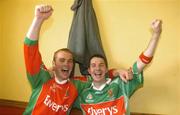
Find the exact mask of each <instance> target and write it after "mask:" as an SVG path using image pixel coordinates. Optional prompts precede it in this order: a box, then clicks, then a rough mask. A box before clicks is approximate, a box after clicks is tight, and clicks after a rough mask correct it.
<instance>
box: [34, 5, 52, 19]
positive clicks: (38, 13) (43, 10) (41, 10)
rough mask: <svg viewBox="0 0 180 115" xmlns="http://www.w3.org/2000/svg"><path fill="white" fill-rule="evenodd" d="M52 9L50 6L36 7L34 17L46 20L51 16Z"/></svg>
mask: <svg viewBox="0 0 180 115" xmlns="http://www.w3.org/2000/svg"><path fill="white" fill-rule="evenodd" d="M52 12H53V9H52V6H50V5H38V6H36V8H35V17H36V18H37V19H42V20H46V19H48V18H49V17H50V16H51V15H52Z"/></svg>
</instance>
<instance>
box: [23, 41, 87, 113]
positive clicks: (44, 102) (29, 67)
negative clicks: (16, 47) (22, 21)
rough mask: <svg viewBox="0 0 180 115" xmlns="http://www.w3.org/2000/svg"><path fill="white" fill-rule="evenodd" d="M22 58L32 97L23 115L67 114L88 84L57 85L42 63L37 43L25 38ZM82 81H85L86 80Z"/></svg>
mask: <svg viewBox="0 0 180 115" xmlns="http://www.w3.org/2000/svg"><path fill="white" fill-rule="evenodd" d="M24 57H25V65H26V71H27V77H28V80H29V82H30V84H31V87H32V95H31V97H30V100H29V104H28V106H27V108H26V110H25V112H24V115H30V114H32V115H45V114H46V115H66V114H68V113H69V112H70V108H71V107H72V104H73V102H74V100H75V99H76V98H77V96H78V93H79V92H78V91H82V88H83V87H84V86H88V84H86V82H83V81H82V80H81V81H80V80H78V79H76V80H73V81H72V80H68V81H67V83H64V84H58V83H57V82H56V81H55V79H54V78H51V76H50V74H49V72H48V71H47V69H46V67H45V66H44V64H43V62H42V58H41V55H40V52H39V48H38V41H33V40H30V39H28V38H25V42H24ZM84 79H85V81H87V78H84ZM80 82H81V83H80Z"/></svg>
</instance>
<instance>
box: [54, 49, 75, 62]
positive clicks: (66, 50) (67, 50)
mask: <svg viewBox="0 0 180 115" xmlns="http://www.w3.org/2000/svg"><path fill="white" fill-rule="evenodd" d="M61 51H63V52H67V53H70V54H71V55H72V58H73V53H72V52H71V50H70V49H68V48H62V49H59V50H57V51H55V52H54V56H53V61H55V59H56V55H57V53H59V52H61ZM73 60H74V58H73Z"/></svg>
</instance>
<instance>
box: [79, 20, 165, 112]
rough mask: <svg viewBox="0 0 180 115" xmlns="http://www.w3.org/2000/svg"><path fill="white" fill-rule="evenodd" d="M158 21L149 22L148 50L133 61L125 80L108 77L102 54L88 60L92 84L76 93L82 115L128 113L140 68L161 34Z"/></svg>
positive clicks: (138, 80) (138, 85) (138, 78)
mask: <svg viewBox="0 0 180 115" xmlns="http://www.w3.org/2000/svg"><path fill="white" fill-rule="evenodd" d="M161 23H162V22H161V20H157V19H156V20H154V21H153V22H152V31H153V33H152V38H151V40H150V42H149V45H148V47H147V49H146V50H145V51H144V52H143V53H141V55H140V56H139V58H138V59H137V61H136V62H135V63H134V64H133V66H132V70H133V79H132V80H130V81H128V82H127V83H124V82H122V80H121V79H120V78H119V77H116V78H115V79H113V80H111V79H109V78H108V77H106V72H107V71H108V69H107V60H106V59H105V58H104V57H103V56H101V55H94V56H92V57H91V58H90V61H89V69H88V71H89V73H90V74H91V77H92V78H93V82H92V85H91V86H90V87H89V88H86V89H84V90H83V91H82V92H81V94H80V95H79V98H78V101H79V103H80V106H79V105H78V104H77V103H76V104H77V107H78V106H79V107H80V108H81V109H82V111H83V114H84V115H130V111H129V107H128V101H129V98H130V96H131V95H132V94H133V93H134V92H135V91H136V90H137V89H138V88H139V87H140V86H142V84H143V74H142V72H143V69H144V68H145V67H146V65H147V64H149V63H150V62H151V60H152V57H153V54H154V52H155V49H156V47H157V43H158V41H159V38H160V34H161V25H162V24H161Z"/></svg>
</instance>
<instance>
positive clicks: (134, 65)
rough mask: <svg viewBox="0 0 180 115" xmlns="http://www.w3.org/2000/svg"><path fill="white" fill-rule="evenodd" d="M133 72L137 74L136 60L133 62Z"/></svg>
mask: <svg viewBox="0 0 180 115" xmlns="http://www.w3.org/2000/svg"><path fill="white" fill-rule="evenodd" d="M133 74H138V68H137V62H135V63H134V64H133Z"/></svg>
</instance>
